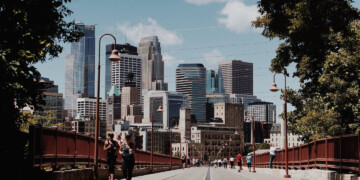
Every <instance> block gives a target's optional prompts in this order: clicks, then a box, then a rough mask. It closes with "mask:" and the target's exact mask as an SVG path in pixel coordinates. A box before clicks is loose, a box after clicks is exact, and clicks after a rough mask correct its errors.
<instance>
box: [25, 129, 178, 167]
mask: <svg viewBox="0 0 360 180" xmlns="http://www.w3.org/2000/svg"><path fill="white" fill-rule="evenodd" d="M103 146H104V141H99V144H98V148H99V155H98V157H99V164H102V165H103V164H106V161H107V157H106V152H105V151H104V150H103ZM29 147H30V153H31V155H32V161H33V167H44V166H52V167H57V166H61V165H71V166H75V165H86V166H91V165H93V164H94V138H92V137H90V136H85V135H80V134H77V133H76V132H68V131H61V130H58V129H56V128H44V127H41V126H30V146H29ZM121 159H122V158H121V155H119V154H118V156H117V160H116V161H117V164H118V165H120V164H121ZM180 163H181V160H180V158H179V157H174V156H173V157H172V164H173V166H180ZM135 166H136V167H145V166H150V152H148V151H137V152H136V153H135ZM154 166H157V167H165V166H166V167H167V166H170V156H168V155H162V154H154Z"/></svg>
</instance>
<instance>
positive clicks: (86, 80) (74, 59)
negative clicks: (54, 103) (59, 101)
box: [65, 23, 95, 117]
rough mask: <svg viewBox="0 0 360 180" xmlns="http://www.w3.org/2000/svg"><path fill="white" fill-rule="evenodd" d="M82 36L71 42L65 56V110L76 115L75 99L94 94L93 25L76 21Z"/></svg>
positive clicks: (72, 115)
mask: <svg viewBox="0 0 360 180" xmlns="http://www.w3.org/2000/svg"><path fill="white" fill-rule="evenodd" d="M76 26H77V27H78V28H79V29H80V30H81V31H82V32H83V33H84V36H83V37H82V38H81V39H80V40H79V41H78V42H73V43H72V44H71V54H70V55H67V57H66V69H65V110H68V115H69V116H70V117H75V116H76V99H77V98H79V97H94V96H95V25H84V24H82V23H77V24H76Z"/></svg>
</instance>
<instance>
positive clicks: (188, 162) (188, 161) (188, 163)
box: [187, 156, 190, 168]
mask: <svg viewBox="0 0 360 180" xmlns="http://www.w3.org/2000/svg"><path fill="white" fill-rule="evenodd" d="M187 165H188V168H190V158H189V156H187Z"/></svg>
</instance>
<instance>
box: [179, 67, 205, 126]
mask: <svg viewBox="0 0 360 180" xmlns="http://www.w3.org/2000/svg"><path fill="white" fill-rule="evenodd" d="M176 92H180V93H182V94H184V95H188V97H189V102H190V105H191V115H192V120H196V121H197V122H205V121H206V97H205V96H206V68H205V67H204V65H203V64H179V66H178V67H177V68H176Z"/></svg>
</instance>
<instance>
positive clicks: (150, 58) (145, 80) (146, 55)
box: [138, 36, 168, 91]
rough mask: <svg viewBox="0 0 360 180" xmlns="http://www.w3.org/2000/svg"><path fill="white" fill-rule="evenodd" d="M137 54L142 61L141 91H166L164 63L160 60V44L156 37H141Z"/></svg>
mask: <svg viewBox="0 0 360 180" xmlns="http://www.w3.org/2000/svg"><path fill="white" fill-rule="evenodd" d="M138 54H139V56H141V59H142V63H141V66H142V80H141V81H142V83H141V88H142V89H143V90H165V91H166V90H167V89H168V84H167V83H165V82H164V61H163V60H162V55H161V47H160V42H159V39H158V37H157V36H150V37H143V38H141V40H140V43H139V48H138Z"/></svg>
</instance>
